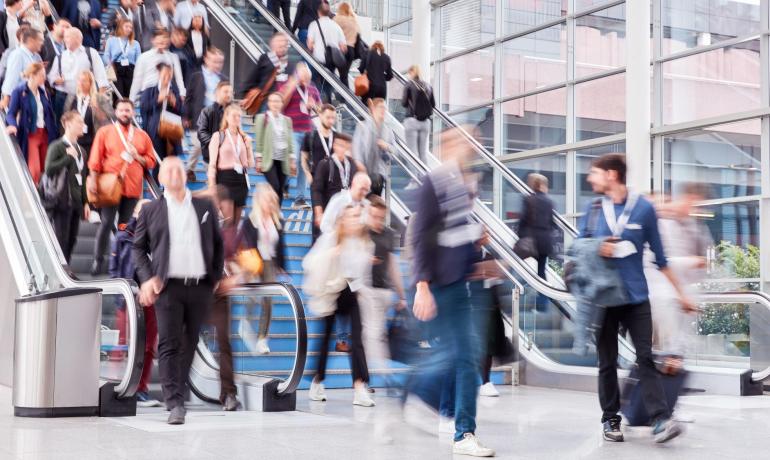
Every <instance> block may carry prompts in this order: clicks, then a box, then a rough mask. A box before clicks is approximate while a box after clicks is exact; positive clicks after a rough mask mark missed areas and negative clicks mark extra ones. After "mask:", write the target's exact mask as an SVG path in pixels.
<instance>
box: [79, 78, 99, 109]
mask: <svg viewBox="0 0 770 460" xmlns="http://www.w3.org/2000/svg"><path fill="white" fill-rule="evenodd" d="M83 75H86V76H88V79H89V80H90V81H91V84H90V85H89V88H88V94H87V96H88V97H90V98H91V101H90V104H91V106H93V107H96V106H97V105H98V98H99V91H98V90H97V89H96V77H94V74H93V73H91V71H90V70H84V71H82V72H80V74H78V79H80V77H82V76H83ZM77 95H78V96H82V95H83V94H81V93H80V83H79V82H78V85H77Z"/></svg>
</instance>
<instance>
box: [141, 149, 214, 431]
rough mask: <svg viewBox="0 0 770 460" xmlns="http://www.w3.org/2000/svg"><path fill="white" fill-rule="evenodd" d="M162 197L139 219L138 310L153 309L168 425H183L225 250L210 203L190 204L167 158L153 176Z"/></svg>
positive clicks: (178, 169)
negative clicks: (191, 377)
mask: <svg viewBox="0 0 770 460" xmlns="http://www.w3.org/2000/svg"><path fill="white" fill-rule="evenodd" d="M158 178H159V180H160V183H161V184H162V185H163V187H164V188H165V192H164V194H163V197H162V198H160V199H158V200H156V201H153V202H152V203H149V204H147V205H145V206H144V207H143V208H142V211H141V213H140V214H139V220H138V221H137V225H136V233H135V236H134V249H133V257H134V260H135V261H136V274H137V276H138V277H139V281H140V282H141V284H142V285H141V290H140V293H139V300H140V302H141V303H142V305H153V304H154V305H155V309H156V314H157V318H158V335H159V339H160V340H159V342H158V357H159V369H160V378H161V383H162V385H163V398H164V399H165V402H166V408H167V409H169V410H170V411H171V413H170V414H169V417H168V423H169V424H171V425H181V424H183V423H184V421H185V413H186V411H185V408H184V395H185V390H186V384H187V376H188V374H189V372H190V366H191V364H192V359H193V354H194V352H195V347H196V344H197V343H198V334H199V333H200V328H201V324H202V323H203V320H204V318H205V316H206V313H207V309H208V307H209V305H211V303H212V302H213V300H214V288H215V287H216V285H217V284H218V283H219V280H220V279H221V277H222V269H223V266H224V247H223V243H222V235H221V233H220V231H219V224H218V223H217V211H216V209H215V208H214V205H213V203H212V202H211V201H209V200H207V199H202V198H197V197H196V198H193V197H192V196H191V193H190V191H189V190H188V189H187V187H186V185H187V181H186V178H185V173H184V165H183V164H182V161H181V160H179V159H178V158H176V157H169V158H166V159H165V160H164V161H163V163H162V164H161V167H160V174H159V176H158Z"/></svg>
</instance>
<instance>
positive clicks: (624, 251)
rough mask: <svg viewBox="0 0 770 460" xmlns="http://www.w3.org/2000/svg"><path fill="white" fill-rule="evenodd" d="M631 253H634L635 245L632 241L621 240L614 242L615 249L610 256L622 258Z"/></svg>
mask: <svg viewBox="0 0 770 460" xmlns="http://www.w3.org/2000/svg"><path fill="white" fill-rule="evenodd" d="M633 254H636V246H634V243H632V242H630V241H628V240H623V241H620V242H618V243H615V250H614V251H613V253H612V257H613V258H614V259H624V258H626V257H628V256H630V255H633Z"/></svg>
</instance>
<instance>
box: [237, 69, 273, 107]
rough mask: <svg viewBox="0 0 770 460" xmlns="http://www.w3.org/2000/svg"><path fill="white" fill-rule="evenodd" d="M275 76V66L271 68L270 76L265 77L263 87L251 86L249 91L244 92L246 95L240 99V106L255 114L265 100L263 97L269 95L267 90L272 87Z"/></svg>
mask: <svg viewBox="0 0 770 460" xmlns="http://www.w3.org/2000/svg"><path fill="white" fill-rule="evenodd" d="M277 76H278V68H277V67H276V68H275V69H273V73H272V75H270V78H268V79H267V83H265V86H264V88H260V87H256V88H251V89H250V90H249V92H248V93H246V97H244V98H243V100H242V101H241V108H242V109H243V110H244V111H245V112H246V113H247V114H248V115H255V114H256V113H257V112H259V108H260V107H262V103H263V102H265V98H267V96H269V95H270V93H269V92H268V91H270V88H272V87H273V83H275V78H276V77H277Z"/></svg>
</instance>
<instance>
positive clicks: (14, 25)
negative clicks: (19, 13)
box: [3, 2, 19, 50]
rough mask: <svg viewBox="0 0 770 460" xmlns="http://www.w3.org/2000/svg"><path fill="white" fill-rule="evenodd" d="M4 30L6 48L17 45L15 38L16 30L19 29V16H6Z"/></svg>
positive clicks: (17, 41)
mask: <svg viewBox="0 0 770 460" xmlns="http://www.w3.org/2000/svg"><path fill="white" fill-rule="evenodd" d="M3 3H5V2H3ZM5 30H6V31H7V32H8V49H9V50H12V49H14V48H16V47H17V46H19V40H17V39H16V31H17V30H19V18H18V17H16V15H15V14H11V15H9V16H8V19H7V22H6V23H5Z"/></svg>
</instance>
